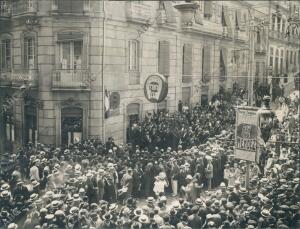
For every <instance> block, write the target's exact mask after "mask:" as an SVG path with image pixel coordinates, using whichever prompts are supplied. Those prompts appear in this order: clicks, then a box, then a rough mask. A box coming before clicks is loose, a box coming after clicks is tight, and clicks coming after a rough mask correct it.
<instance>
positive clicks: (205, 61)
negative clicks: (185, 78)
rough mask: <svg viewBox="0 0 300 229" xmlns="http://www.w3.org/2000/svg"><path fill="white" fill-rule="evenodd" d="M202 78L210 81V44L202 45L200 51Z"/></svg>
mask: <svg viewBox="0 0 300 229" xmlns="http://www.w3.org/2000/svg"><path fill="white" fill-rule="evenodd" d="M202 52H203V53H202V79H203V80H204V81H207V82H208V81H210V78H211V77H210V46H204V47H203V51H202Z"/></svg>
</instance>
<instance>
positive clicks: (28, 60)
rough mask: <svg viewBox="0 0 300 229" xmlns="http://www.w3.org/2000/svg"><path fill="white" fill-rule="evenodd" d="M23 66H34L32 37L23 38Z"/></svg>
mask: <svg viewBox="0 0 300 229" xmlns="http://www.w3.org/2000/svg"><path fill="white" fill-rule="evenodd" d="M24 68H25V69H34V68H35V40H34V38H33V37H25V39H24Z"/></svg>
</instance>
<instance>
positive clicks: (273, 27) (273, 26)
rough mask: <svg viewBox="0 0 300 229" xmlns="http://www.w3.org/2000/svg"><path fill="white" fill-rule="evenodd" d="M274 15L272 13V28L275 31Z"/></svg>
mask: <svg viewBox="0 0 300 229" xmlns="http://www.w3.org/2000/svg"><path fill="white" fill-rule="evenodd" d="M275 24H276V15H275V14H272V30H273V31H275Z"/></svg>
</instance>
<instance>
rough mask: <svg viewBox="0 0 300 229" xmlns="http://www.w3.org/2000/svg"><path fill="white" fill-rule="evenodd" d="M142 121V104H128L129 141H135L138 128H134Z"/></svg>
mask: <svg viewBox="0 0 300 229" xmlns="http://www.w3.org/2000/svg"><path fill="white" fill-rule="evenodd" d="M139 121H140V104H138V103H131V104H129V105H128V106H127V134H126V135H127V136H126V138H127V141H128V142H132V141H133V142H135V140H136V139H134V138H136V136H135V132H136V129H135V128H134V124H136V123H138V122H139Z"/></svg>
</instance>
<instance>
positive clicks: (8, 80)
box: [0, 69, 38, 87]
mask: <svg viewBox="0 0 300 229" xmlns="http://www.w3.org/2000/svg"><path fill="white" fill-rule="evenodd" d="M23 84H28V85H30V86H32V87H36V86H37V85H38V70H36V69H14V70H11V71H7V72H1V74H0V85H1V86H11V87H18V86H21V85H23Z"/></svg>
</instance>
